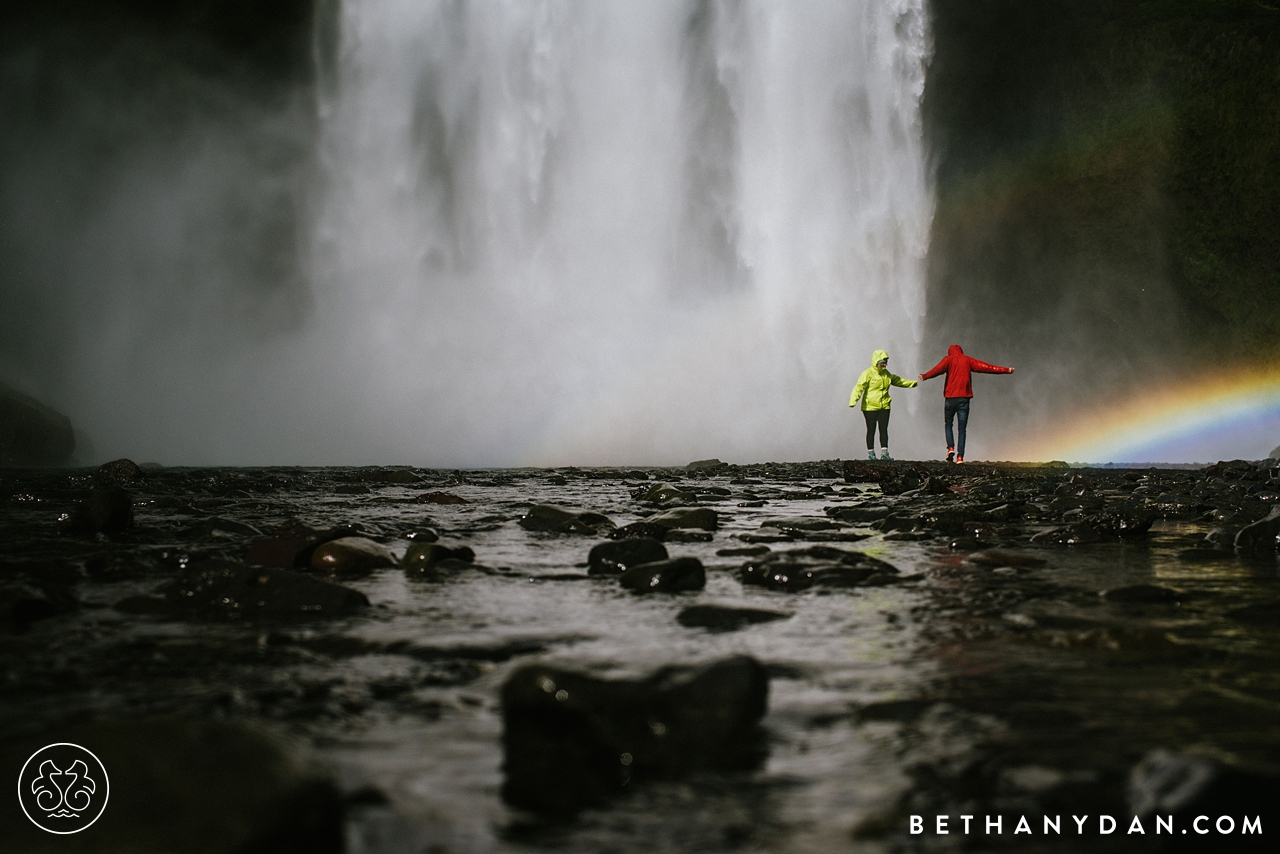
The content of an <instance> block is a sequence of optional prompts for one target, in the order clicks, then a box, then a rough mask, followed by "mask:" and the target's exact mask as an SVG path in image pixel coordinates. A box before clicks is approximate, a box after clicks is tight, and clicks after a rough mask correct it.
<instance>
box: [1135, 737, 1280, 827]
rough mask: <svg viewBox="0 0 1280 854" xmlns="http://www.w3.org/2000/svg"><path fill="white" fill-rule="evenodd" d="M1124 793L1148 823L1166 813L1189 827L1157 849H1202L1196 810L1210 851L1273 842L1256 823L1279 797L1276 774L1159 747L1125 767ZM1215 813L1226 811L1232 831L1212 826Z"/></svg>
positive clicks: (1264, 818) (1179, 824)
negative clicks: (1247, 826)
mask: <svg viewBox="0 0 1280 854" xmlns="http://www.w3.org/2000/svg"><path fill="white" fill-rule="evenodd" d="M1127 794H1128V800H1129V809H1130V811H1131V812H1132V814H1133V815H1136V816H1138V817H1139V818H1140V819H1141V820H1142V821H1143V822H1144V823H1145V824H1146V825H1147V827H1148V828H1150V827H1151V825H1152V823H1153V822H1154V820H1155V818H1156V817H1157V816H1159V817H1162V818H1166V819H1167V818H1168V817H1169V816H1172V817H1173V826H1174V828H1175V830H1176V829H1177V828H1181V829H1183V830H1184V831H1185V830H1186V829H1187V828H1192V830H1193V832H1192V833H1188V834H1185V835H1182V834H1177V833H1175V834H1174V835H1173V836H1172V837H1171V838H1170V839H1169V841H1168V842H1166V843H1165V846H1164V847H1163V848H1162V849H1161V850H1164V851H1174V852H1183V851H1186V852H1191V851H1203V850H1205V840H1206V839H1207V838H1210V837H1208V836H1205V835H1203V834H1200V833H1195V832H1194V830H1195V826H1194V824H1193V823H1194V822H1195V821H1196V819H1197V817H1199V816H1205V817H1206V818H1205V819H1202V820H1201V821H1200V825H1199V828H1200V829H1202V830H1205V831H1208V832H1209V833H1210V834H1212V838H1213V840H1214V841H1213V845H1212V846H1211V847H1212V849H1213V850H1214V851H1224V852H1236V851H1270V850H1271V848H1272V847H1274V844H1275V843H1274V841H1272V842H1271V843H1267V842H1266V841H1265V840H1266V836H1265V835H1263V834H1265V832H1266V828H1265V827H1263V826H1262V823H1264V822H1266V821H1267V820H1268V819H1270V817H1271V814H1272V811H1273V809H1274V807H1275V803H1276V800H1277V798H1280V777H1278V776H1276V775H1274V774H1267V773H1259V772H1255V771H1247V770H1243V769H1240V768H1233V767H1231V766H1229V765H1225V764H1223V763H1221V762H1219V761H1217V760H1215V759H1212V758H1210V757H1207V756H1197V755H1194V754H1188V753H1177V752H1174V751H1172V750H1166V749H1163V748H1160V749H1156V750H1153V751H1151V752H1149V753H1148V754H1147V755H1146V756H1144V757H1143V758H1142V760H1141V761H1140V762H1138V764H1137V765H1135V766H1134V767H1133V769H1132V770H1131V771H1130V772H1129V784H1128V792H1127ZM1221 816H1228V817H1230V821H1231V831H1232V832H1230V833H1222V832H1221V830H1225V829H1226V828H1227V825H1226V823H1225V822H1224V823H1223V825H1222V828H1221V829H1218V828H1217V824H1216V823H1217V822H1218V821H1219V819H1220V817H1221ZM1246 818H1248V819H1249V820H1251V821H1253V820H1258V821H1259V827H1258V831H1257V832H1256V833H1253V834H1249V833H1245V832H1244V829H1243V826H1242V825H1243V822H1244V820H1245V819H1246ZM1147 832H1148V833H1151V830H1150V829H1148V831H1147ZM1188 837H1190V838H1188Z"/></svg>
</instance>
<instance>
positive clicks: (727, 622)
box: [676, 605, 792, 632]
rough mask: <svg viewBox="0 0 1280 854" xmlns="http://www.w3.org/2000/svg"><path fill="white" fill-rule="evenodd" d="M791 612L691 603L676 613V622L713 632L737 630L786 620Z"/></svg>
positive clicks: (687, 626)
mask: <svg viewBox="0 0 1280 854" xmlns="http://www.w3.org/2000/svg"><path fill="white" fill-rule="evenodd" d="M791 616H792V615H791V614H788V613H785V612H782V611H766V610H765V609H763V608H739V607H731V606H729V605H690V606H689V607H688V608H685V609H684V610H683V611H681V612H680V613H679V614H677V615H676V622H677V623H679V624H680V625H682V626H685V627H686V628H690V629H707V630H708V631H712V632H736V631H738V630H739V629H745V628H746V627H747V626H754V625H756V624H758V623H771V622H773V621H774V620H785V619H788V618H789V617H791Z"/></svg>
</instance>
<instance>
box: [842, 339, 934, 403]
mask: <svg viewBox="0 0 1280 854" xmlns="http://www.w3.org/2000/svg"><path fill="white" fill-rule="evenodd" d="M888 358H889V354H888V353H886V352H885V351H884V350H876V351H875V352H874V353H872V354H871V367H869V368H867V369H866V370H865V371H863V372H862V375H861V376H860V377H858V384H857V385H856V386H854V387H853V394H852V395H850V396H849V405H850V406H857V405H858V398H860V397H861V398H862V409H863V411H864V412H865V411H868V410H870V411H875V410H877V409H888V408H889V404H890V403H891V402H892V400H891V399H890V397H889V386H891V385H896V386H899V387H900V388H914V387H916V386H918V385H919V384H920V383H919V381H917V380H904V379H903V378H902V377H900V376H898V375H897V374H891V373H889V371H888V369H887V368H877V367H876V362H880V361H883V360H885V359H888Z"/></svg>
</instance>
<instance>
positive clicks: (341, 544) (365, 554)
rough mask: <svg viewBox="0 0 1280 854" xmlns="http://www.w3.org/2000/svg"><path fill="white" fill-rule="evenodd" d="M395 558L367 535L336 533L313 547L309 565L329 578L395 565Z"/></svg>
mask: <svg viewBox="0 0 1280 854" xmlns="http://www.w3.org/2000/svg"><path fill="white" fill-rule="evenodd" d="M395 565H396V559H395V557H394V556H393V555H392V554H391V552H389V551H387V548H386V546H384V545H382V544H381V543H377V542H374V541H373V540H370V539H368V538H366V537H339V538H338V539H336V540H329V542H327V543H323V544H321V545H319V546H317V547H316V550H315V551H313V552H312V553H311V560H310V566H311V568H312V569H313V570H315V571H316V572H319V573H322V574H323V575H326V576H329V577H331V578H338V579H351V578H364V577H365V576H367V575H369V573H371V572H373V571H374V570H375V569H381V568H383V567H387V566H395Z"/></svg>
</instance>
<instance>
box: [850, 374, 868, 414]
mask: <svg viewBox="0 0 1280 854" xmlns="http://www.w3.org/2000/svg"><path fill="white" fill-rule="evenodd" d="M870 383H871V377H870V376H869V375H868V372H867V371H863V372H862V376H860V377H858V384H857V385H856V386H854V387H853V394H851V395H849V405H850V406H857V405H858V398H860V397H862V394H863V392H865V391H866V390H867V386H868V385H869V384H870Z"/></svg>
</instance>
